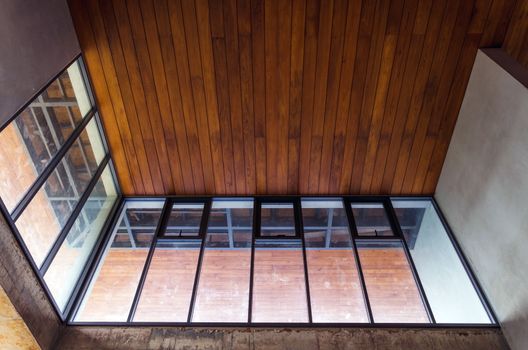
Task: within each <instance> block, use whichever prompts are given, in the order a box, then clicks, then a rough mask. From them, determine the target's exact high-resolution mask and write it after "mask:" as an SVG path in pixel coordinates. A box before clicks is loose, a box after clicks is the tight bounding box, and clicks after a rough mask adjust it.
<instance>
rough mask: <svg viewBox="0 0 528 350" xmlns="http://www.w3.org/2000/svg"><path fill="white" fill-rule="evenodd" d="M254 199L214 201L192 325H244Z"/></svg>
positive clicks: (247, 301)
mask: <svg viewBox="0 0 528 350" xmlns="http://www.w3.org/2000/svg"><path fill="white" fill-rule="evenodd" d="M252 229H253V200H247V199H232V200H214V201H213V204H212V208H211V214H210V216H209V223H208V226H207V235H206V241H205V250H204V255H203V260H202V265H201V266H202V269H201V271H200V282H199V285H198V293H197V295H196V302H195V307H194V313H193V318H192V320H193V321H194V322H247V320H248V303H249V279H250V271H249V269H250V264H251V241H252V234H253V231H252Z"/></svg>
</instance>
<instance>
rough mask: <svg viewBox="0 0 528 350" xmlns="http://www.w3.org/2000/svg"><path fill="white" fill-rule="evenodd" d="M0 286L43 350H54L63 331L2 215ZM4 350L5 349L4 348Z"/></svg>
mask: <svg viewBox="0 0 528 350" xmlns="http://www.w3.org/2000/svg"><path fill="white" fill-rule="evenodd" d="M0 286H2V287H3V289H4V290H5V292H6V294H7V296H8V297H9V299H10V300H11V302H12V303H13V305H14V306H15V308H16V310H17V312H18V313H19V314H20V316H22V318H23V319H24V321H25V323H26V325H27V327H28V328H29V330H30V331H31V333H32V334H33V336H34V337H35V339H36V340H37V342H38V343H39V345H40V347H41V348H42V349H45V350H46V349H51V348H53V345H54V343H55V341H56V340H57V338H58V335H59V332H60V329H61V327H62V325H61V322H60V319H59V318H58V316H57V314H56V313H55V311H54V310H53V307H52V306H51V304H50V302H49V301H48V299H47V298H46V295H45V294H44V290H43V289H42V287H41V286H40V284H39V282H38V280H37V278H36V276H35V275H34V273H33V271H32V269H31V266H30V264H29V263H28V261H27V260H26V257H25V256H24V254H23V252H22V250H21V249H20V246H19V245H18V242H17V241H16V240H15V238H14V236H13V234H12V232H11V230H10V228H9V226H7V223H6V222H5V219H4V218H3V216H1V215H0ZM0 349H5V348H4V347H2V345H1V344H0ZM22 349H24V348H23V347H22Z"/></svg>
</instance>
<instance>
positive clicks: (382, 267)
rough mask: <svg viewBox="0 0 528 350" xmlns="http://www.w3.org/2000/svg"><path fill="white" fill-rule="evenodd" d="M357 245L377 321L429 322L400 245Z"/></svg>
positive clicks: (369, 243)
mask: <svg viewBox="0 0 528 350" xmlns="http://www.w3.org/2000/svg"><path fill="white" fill-rule="evenodd" d="M356 244H357V249H358V254H359V259H360V263H361V268H362V269H363V276H364V278H365V284H366V287H367V294H368V297H369V301H370V307H371V309H372V316H373V318H374V322H376V323H429V318H428V317H427V313H426V311H425V309H424V306H423V303H422V299H421V297H420V293H419V291H418V287H417V286H416V283H415V281H414V277H413V275H412V271H411V268H410V266H409V262H408V260H407V256H406V255H405V252H404V250H403V247H402V245H401V243H400V242H379V241H378V242H374V241H358V242H357V243H356Z"/></svg>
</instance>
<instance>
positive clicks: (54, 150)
mask: <svg viewBox="0 0 528 350" xmlns="http://www.w3.org/2000/svg"><path fill="white" fill-rule="evenodd" d="M89 89H90V88H89V84H88V81H87V79H86V75H85V72H84V67H83V63H82V60H81V58H79V59H77V60H75V61H74V62H73V63H72V64H71V65H70V66H69V67H68V68H66V69H65V70H64V71H63V72H61V73H60V74H59V76H58V77H57V78H56V79H55V80H53V81H52V82H51V83H50V84H49V85H48V86H47V87H46V88H45V89H44V90H43V91H42V92H41V93H40V94H39V95H38V96H37V97H35V98H34V99H33V100H32V101H31V102H30V103H29V104H28V106H27V107H26V108H24V109H23V110H22V111H21V112H20V113H19V114H18V115H16V116H15V117H14V118H13V119H12V120H11V121H10V122H9V123H8V124H7V125H5V126H4V127H3V128H2V129H1V132H0V164H1V166H0V198H1V200H2V210H3V211H4V215H5V216H6V218H7V219H8V221H10V224H11V226H12V228H13V229H14V231H15V234H16V235H17V236H18V238H19V240H20V241H21V244H22V246H23V248H24V250H25V251H26V252H27V253H28V255H29V258H30V260H31V261H32V262H33V265H34V267H35V268H36V269H37V272H38V275H39V276H40V278H41V280H42V281H43V282H44V284H45V286H46V288H47V289H48V291H49V292H50V294H51V296H52V298H53V301H54V303H55V306H56V307H57V308H58V310H59V311H60V313H61V314H63V315H64V314H66V313H67V312H68V310H69V309H70V307H71V305H72V303H73V298H72V295H73V294H74V292H75V290H76V288H77V286H78V283H79V281H80V279H81V276H82V275H83V273H84V271H85V266H86V265H87V263H88V261H89V260H90V259H91V256H92V252H93V250H94V247H95V246H96V244H97V242H98V240H99V238H100V236H101V232H102V228H103V226H104V223H105V222H106V219H107V217H108V216H109V214H110V212H111V210H112V208H113V207H114V205H115V203H116V200H117V197H118V193H119V189H118V186H117V184H116V182H115V180H114V175H113V169H112V165H111V161H110V156H109V154H108V150H107V149H106V146H105V142H104V136H103V134H102V132H101V128H100V123H99V120H98V115H97V109H96V106H95V103H94V101H93V98H92V94H91V91H90V90H89Z"/></svg>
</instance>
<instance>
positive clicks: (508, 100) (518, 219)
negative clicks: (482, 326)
mask: <svg viewBox="0 0 528 350" xmlns="http://www.w3.org/2000/svg"><path fill="white" fill-rule="evenodd" d="M499 54H500V52H496V55H495V56H494V57H495V58H496V59H497V58H498V57H499V56H500V55H499ZM519 69H524V68H522V67H517V71H519ZM510 71H511V70H510ZM525 73H526V71H525ZM527 86H528V85H526V86H525V85H523V84H522V83H520V82H519V81H517V80H516V79H515V78H514V77H513V76H512V75H510V74H509V73H508V72H507V71H506V70H504V69H503V68H501V66H499V65H498V64H497V63H496V62H494V61H493V60H491V59H490V58H489V57H488V56H486V55H485V54H484V53H483V52H481V51H479V53H478V54H477V58H476V61H475V65H474V67H473V71H472V74H471V79H470V81H469V85H468V88H467V90H466V95H465V98H464V102H463V104H462V108H461V110H460V114H459V117H458V122H457V125H456V128H455V131H454V134H453V137H452V139H451V144H450V146H449V151H448V154H447V158H446V161H445V163H444V167H443V170H442V174H441V176H440V180H439V183H438V186H437V189H436V194H435V197H436V200H437V201H438V203H439V205H440V207H441V208H442V211H443V212H444V215H445V217H446V219H447V221H448V222H449V224H450V226H451V228H452V229H453V231H454V233H455V236H456V238H457V240H458V241H459V243H460V245H461V247H462V250H463V251H464V252H465V254H466V256H467V257H468V260H469V262H470V264H471V266H472V268H473V269H474V271H475V273H476V275H477V278H478V279H479V281H480V282H481V284H482V286H483V289H484V291H485V293H486V294H487V296H488V298H489V299H490V302H491V304H492V306H493V308H494V310H495V312H496V314H497V317H498V319H499V322H500V323H501V325H502V329H503V332H504V335H505V337H506V339H507V340H508V342H509V344H510V346H511V347H512V348H513V349H519V350H521V349H523V350H524V349H528V332H527V330H528V254H527V252H528V205H527V204H526V203H527V198H528V88H527Z"/></svg>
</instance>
